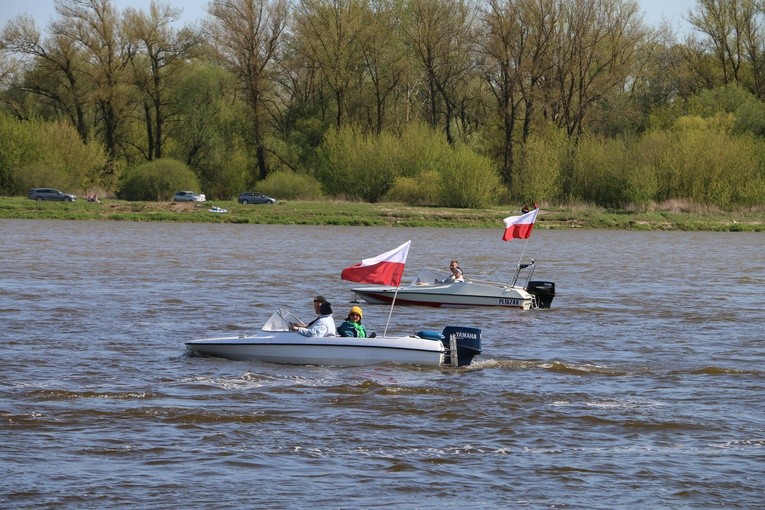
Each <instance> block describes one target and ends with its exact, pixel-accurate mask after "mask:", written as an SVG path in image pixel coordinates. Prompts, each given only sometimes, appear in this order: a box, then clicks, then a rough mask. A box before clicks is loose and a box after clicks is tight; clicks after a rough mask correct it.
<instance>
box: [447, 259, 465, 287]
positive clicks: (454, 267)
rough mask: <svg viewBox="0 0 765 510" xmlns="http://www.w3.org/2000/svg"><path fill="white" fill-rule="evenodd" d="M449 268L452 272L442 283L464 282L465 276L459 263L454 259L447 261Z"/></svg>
mask: <svg viewBox="0 0 765 510" xmlns="http://www.w3.org/2000/svg"><path fill="white" fill-rule="evenodd" d="M449 270H450V271H451V272H452V274H451V276H450V277H448V278H447V279H446V280H444V283H454V282H464V281H465V276H464V275H463V274H462V269H461V268H460V263H459V262H457V261H456V260H452V261H451V262H450V263H449Z"/></svg>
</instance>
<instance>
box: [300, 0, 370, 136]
mask: <svg viewBox="0 0 765 510" xmlns="http://www.w3.org/2000/svg"><path fill="white" fill-rule="evenodd" d="M364 9H365V7H364V3H363V1H362V0H301V1H300V2H299V3H298V5H297V8H296V16H295V27H294V28H295V32H294V38H293V39H292V47H293V49H294V50H295V51H297V52H298V53H300V54H302V55H303V56H305V57H306V58H307V59H309V60H311V61H313V62H315V64H316V65H317V67H318V68H319V70H320V72H321V76H322V78H323V80H322V81H323V83H324V84H326V86H327V87H328V88H329V89H330V90H331V91H332V94H333V95H334V98H335V106H336V111H335V125H336V126H337V127H338V128H339V127H340V126H342V124H343V122H344V116H345V113H346V110H347V104H346V99H347V95H348V92H349V89H350V88H351V84H352V83H359V82H360V81H361V79H360V77H361V76H362V74H363V72H364V67H363V53H362V41H363V39H364V37H366V36H365V32H366V30H367V28H366V27H365V25H364V22H363V20H364Z"/></svg>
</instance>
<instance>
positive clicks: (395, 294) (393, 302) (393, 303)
mask: <svg viewBox="0 0 765 510" xmlns="http://www.w3.org/2000/svg"><path fill="white" fill-rule="evenodd" d="M400 288H401V284H400V283H399V284H398V286H396V292H395V293H394V294H393V301H391V302H390V311H389V312H388V321H387V322H386V323H385V330H384V331H383V338H385V335H387V334H388V325H389V324H390V318H391V316H392V315H393V306H394V305H395V304H396V296H398V289H400Z"/></svg>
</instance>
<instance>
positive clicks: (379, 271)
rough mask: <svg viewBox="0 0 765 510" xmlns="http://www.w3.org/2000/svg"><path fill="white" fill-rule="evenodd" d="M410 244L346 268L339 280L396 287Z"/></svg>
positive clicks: (398, 283) (399, 281) (402, 273)
mask: <svg viewBox="0 0 765 510" xmlns="http://www.w3.org/2000/svg"><path fill="white" fill-rule="evenodd" d="M411 244H412V241H407V242H405V243H404V244H402V245H401V246H399V247H398V248H395V249H393V250H391V251H387V252H385V253H383V254H382V255H378V256H376V257H372V258H369V259H364V260H362V261H361V263H359V264H356V265H354V266H351V267H346V268H345V269H343V272H342V273H341V274H340V278H342V279H343V280H348V281H350V282H358V283H375V284H379V285H395V286H398V285H400V284H401V277H402V276H403V275H404V265H405V264H406V257H407V255H409V246H410V245H411Z"/></svg>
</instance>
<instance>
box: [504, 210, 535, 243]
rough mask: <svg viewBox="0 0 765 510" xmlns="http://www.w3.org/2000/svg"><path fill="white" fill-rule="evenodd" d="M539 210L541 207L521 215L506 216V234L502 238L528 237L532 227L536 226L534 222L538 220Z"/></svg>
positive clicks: (505, 239) (506, 239) (507, 239)
mask: <svg viewBox="0 0 765 510" xmlns="http://www.w3.org/2000/svg"><path fill="white" fill-rule="evenodd" d="M538 212H539V209H534V210H533V211H531V212H527V213H526V214H522V215H520V216H508V217H507V218H505V220H504V221H505V234H504V235H503V236H502V240H503V241H509V240H510V239H528V238H529V236H531V229H533V228H534V222H535V221H537V213H538Z"/></svg>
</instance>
